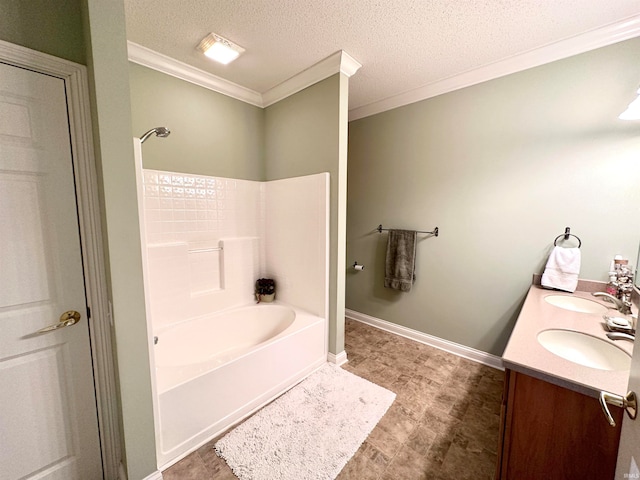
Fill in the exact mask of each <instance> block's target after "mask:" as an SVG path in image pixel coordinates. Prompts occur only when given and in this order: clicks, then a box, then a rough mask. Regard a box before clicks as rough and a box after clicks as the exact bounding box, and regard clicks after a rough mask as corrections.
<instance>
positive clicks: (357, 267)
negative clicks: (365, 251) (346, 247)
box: [353, 261, 364, 271]
mask: <svg viewBox="0 0 640 480" xmlns="http://www.w3.org/2000/svg"><path fill="white" fill-rule="evenodd" d="M353 268H355V269H356V270H358V271H360V270H364V265H358V262H357V261H356V262H353Z"/></svg>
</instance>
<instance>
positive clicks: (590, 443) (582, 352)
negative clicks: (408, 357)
mask: <svg viewBox="0 0 640 480" xmlns="http://www.w3.org/2000/svg"><path fill="white" fill-rule="evenodd" d="M537 278H539V277H537ZM603 290H604V283H601V282H590V281H581V282H580V283H579V284H578V291H576V292H575V293H573V294H569V293H563V292H558V291H552V290H547V289H543V288H542V287H541V286H540V285H539V284H536V279H535V278H534V285H532V286H531V288H530V290H529V293H528V295H527V298H526V300H525V303H524V306H523V308H522V311H521V313H520V316H519V317H518V321H517V323H516V326H515V327H514V330H513V332H512V334H511V337H510V339H509V343H508V345H507V348H506V349H505V352H504V355H503V361H504V365H505V388H504V393H503V401H502V412H501V426H500V444H499V447H498V464H497V470H496V479H499V480H526V479H539V478H545V479H567V478H580V479H594V480H603V479H613V478H614V474H615V468H616V457H617V453H618V444H619V440H620V432H621V423H622V416H623V413H624V412H623V410H622V409H621V408H618V407H613V406H609V410H610V412H611V415H612V417H613V419H614V420H615V423H616V426H615V427H612V426H610V425H609V423H608V421H607V419H606V417H605V415H604V413H603V411H602V408H601V407H600V404H599V401H598V396H599V394H600V391H608V392H611V393H615V394H618V395H624V394H625V393H626V388H627V382H628V376H629V368H630V359H631V353H632V351H633V343H632V342H630V341H626V340H618V341H615V342H614V341H612V340H609V339H608V338H607V336H606V333H607V330H606V329H605V327H604V319H603V314H606V315H611V316H620V313H619V312H618V311H617V310H615V309H614V308H613V305H612V304H610V303H608V302H605V301H603V300H602V299H600V298H595V297H593V296H592V295H591V293H593V292H595V291H603ZM562 297H565V298H562ZM633 312H634V313H636V312H637V299H636V306H634V307H633ZM552 352H555V353H552ZM587 365H588V366H587Z"/></svg>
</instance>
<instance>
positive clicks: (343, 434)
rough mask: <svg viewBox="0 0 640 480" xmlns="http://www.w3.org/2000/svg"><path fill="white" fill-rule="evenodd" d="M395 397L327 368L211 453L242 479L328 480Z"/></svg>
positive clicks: (330, 365)
mask: <svg viewBox="0 0 640 480" xmlns="http://www.w3.org/2000/svg"><path fill="white" fill-rule="evenodd" d="M395 397H396V394H395V393H393V392H390V391H389V390H387V389H385V388H382V387H380V386H378V385H376V384H374V383H371V382H369V381H368V380H365V379H363V378H360V377H358V376H356V375H353V374H352V373H349V372H347V371H346V370H343V369H341V368H340V367H336V366H335V365H332V364H329V363H327V364H325V365H323V366H322V367H321V368H320V369H319V370H317V371H316V372H314V373H312V374H311V375H310V376H309V377H307V378H306V379H305V380H304V381H303V382H301V383H300V384H298V385H296V386H295V387H293V388H292V389H291V390H289V391H288V392H287V393H285V394H284V395H282V396H281V397H280V398H278V399H276V400H275V401H274V402H272V403H270V404H269V405H267V406H266V407H264V408H263V409H262V410H260V411H258V412H257V413H256V414H255V415H254V416H253V417H251V418H249V419H248V420H247V421H246V422H244V423H243V424H241V425H239V426H238V427H236V428H235V429H234V430H233V431H231V432H229V433H228V434H227V435H225V436H224V437H223V438H221V439H220V440H219V441H218V442H217V443H216V445H215V450H216V453H217V454H218V455H219V456H220V457H222V458H223V459H225V460H226V462H227V464H228V465H229V466H230V467H231V469H232V470H233V473H235V474H236V475H237V476H238V477H239V478H240V479H241V480H305V479H308V480H311V479H313V480H321V479H327V480H333V479H334V478H336V476H337V475H338V473H340V470H342V468H343V467H344V466H345V465H346V463H347V462H348V461H349V459H350V458H351V457H352V456H353V455H354V453H356V451H357V450H358V448H359V447H360V445H362V442H364V440H365V439H366V438H367V435H369V433H371V430H373V428H374V427H375V426H376V424H377V423H378V421H379V420H380V419H381V418H382V416H383V415H384V413H385V412H386V411H387V409H388V408H389V406H390V405H391V404H392V403H393V400H394V399H395Z"/></svg>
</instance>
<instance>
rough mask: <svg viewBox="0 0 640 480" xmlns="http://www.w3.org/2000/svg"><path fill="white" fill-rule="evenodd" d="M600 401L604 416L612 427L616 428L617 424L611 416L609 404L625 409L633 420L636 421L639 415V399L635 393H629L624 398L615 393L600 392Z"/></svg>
mask: <svg viewBox="0 0 640 480" xmlns="http://www.w3.org/2000/svg"><path fill="white" fill-rule="evenodd" d="M599 400H600V406H601V407H602V411H603V412H604V416H605V417H607V421H608V422H609V425H611V426H612V427H615V426H616V422H615V420H614V419H613V417H612V416H611V412H610V411H609V407H608V406H607V403H610V404H611V405H615V406H616V407H622V408H624V409H625V411H626V412H627V415H629V418H630V419H631V420H635V418H636V416H637V415H638V399H637V397H636V393H635V392H628V393H627V394H626V395H625V396H624V397H623V396H622V395H616V394H615V393H609V392H600V397H599Z"/></svg>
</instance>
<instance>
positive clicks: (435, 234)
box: [376, 224, 439, 237]
mask: <svg viewBox="0 0 640 480" xmlns="http://www.w3.org/2000/svg"><path fill="white" fill-rule="evenodd" d="M376 230H378V233H382V232H383V231H385V232H388V231H389V230H392V229H391V228H382V224H380V225H378V228H376ZM416 232H417V233H427V234H429V235H433V236H434V237H437V236H438V233H439V230H438V227H436V228H434V229H433V232H425V231H423V230H416Z"/></svg>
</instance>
